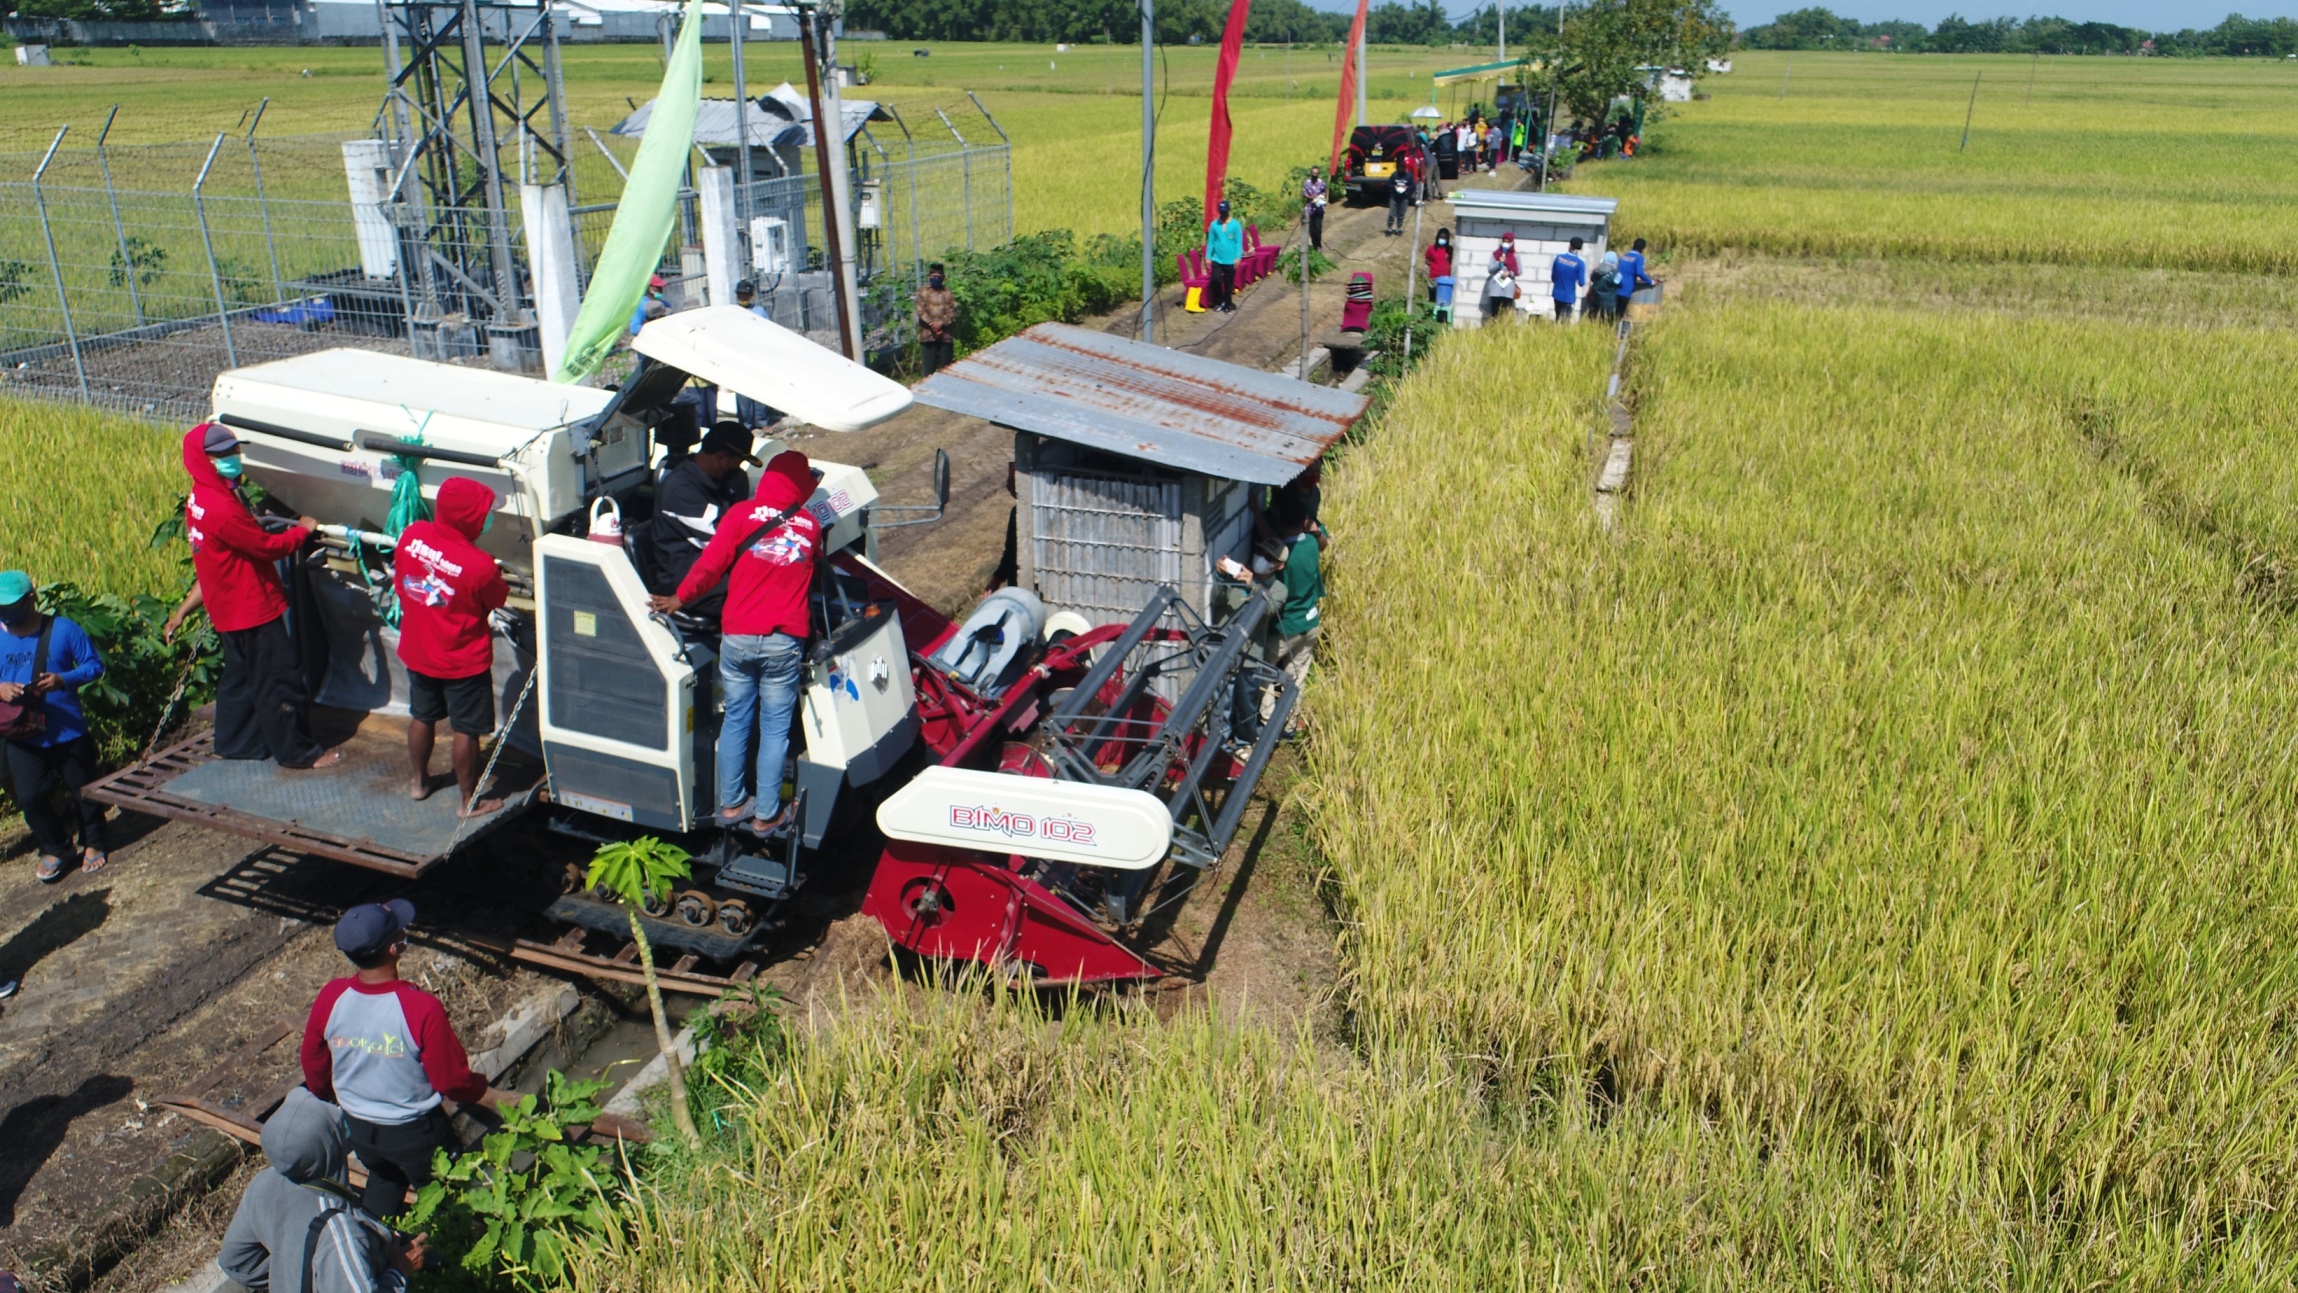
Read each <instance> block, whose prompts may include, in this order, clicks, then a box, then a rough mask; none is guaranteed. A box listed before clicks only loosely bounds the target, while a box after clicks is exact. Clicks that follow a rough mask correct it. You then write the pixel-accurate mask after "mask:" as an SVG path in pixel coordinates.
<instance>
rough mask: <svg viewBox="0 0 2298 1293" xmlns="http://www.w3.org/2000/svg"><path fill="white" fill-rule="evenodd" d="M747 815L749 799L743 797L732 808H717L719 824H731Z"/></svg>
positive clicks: (748, 813) (748, 812)
mask: <svg viewBox="0 0 2298 1293" xmlns="http://www.w3.org/2000/svg"><path fill="white" fill-rule="evenodd" d="M749 815H750V801H749V800H747V799H745V800H743V801H742V802H741V803H739V804H736V805H734V806H733V807H732V808H721V809H719V810H718V824H719V825H720V826H732V825H734V824H735V823H737V822H740V821H741V820H742V819H743V818H744V817H747V816H749Z"/></svg>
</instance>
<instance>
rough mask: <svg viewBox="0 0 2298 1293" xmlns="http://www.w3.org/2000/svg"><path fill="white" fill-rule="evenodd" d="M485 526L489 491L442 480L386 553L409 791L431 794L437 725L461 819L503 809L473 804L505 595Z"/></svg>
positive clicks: (490, 511)
mask: <svg viewBox="0 0 2298 1293" xmlns="http://www.w3.org/2000/svg"><path fill="white" fill-rule="evenodd" d="M743 434H744V435H745V436H747V435H748V434H749V433H748V432H744V433H743ZM494 522H495V491H493V490H491V489H489V488H487V487H486V486H485V485H482V484H480V483H479V482H477V481H475V480H472V479H470V478H469V477H467V476H449V477H448V478H447V479H445V480H443V481H441V482H440V483H439V501H438V503H437V505H436V506H435V507H434V508H433V512H432V518H431V519H430V520H428V521H417V522H415V523H414V524H412V525H410V526H408V527H407V528H406V529H405V530H403V531H401V532H400V535H399V544H398V548H397V550H396V551H394V552H393V553H392V554H391V579H392V583H393V584H394V585H395V586H396V587H397V589H398V592H399V662H400V663H401V664H403V665H405V666H406V667H407V763H408V766H409V767H411V768H413V769H414V773H415V780H414V781H413V783H412V784H411V785H410V786H409V793H410V794H411V795H412V796H413V797H414V798H416V799H428V798H430V797H431V746H432V743H433V741H434V740H436V739H437V733H438V725H439V720H441V719H446V720H448V721H449V722H450V723H451V724H452V725H453V727H454V730H455V736H454V744H453V745H452V747H451V749H450V753H449V756H448V761H449V763H450V764H451V765H452V766H453V768H454V770H455V789H456V790H457V791H459V792H460V793H461V796H462V797H461V798H460V799H459V800H457V801H456V808H455V811H456V814H457V815H458V816H462V817H480V816H484V815H485V814H487V813H491V812H493V811H495V810H496V809H498V808H500V807H502V806H503V803H502V801H501V800H499V799H478V798H475V796H476V795H477V794H478V793H479V741H480V739H481V738H482V737H486V736H490V735H492V734H493V733H494V730H495V638H494V633H493V631H492V629H491V628H490V627H489V626H488V623H487V617H488V614H489V613H490V612H492V611H495V610H498V609H500V608H501V607H502V605H503V603H504V602H506V601H508V600H510V596H511V589H510V585H509V584H507V583H505V582H503V572H502V569H501V568H500V567H498V566H497V565H496V564H495V559H494V558H493V557H490V556H488V555H487V554H486V553H484V552H482V551H480V550H479V536H480V535H482V534H484V533H486V532H487V528H488V527H489V526H491V525H493V524H494Z"/></svg>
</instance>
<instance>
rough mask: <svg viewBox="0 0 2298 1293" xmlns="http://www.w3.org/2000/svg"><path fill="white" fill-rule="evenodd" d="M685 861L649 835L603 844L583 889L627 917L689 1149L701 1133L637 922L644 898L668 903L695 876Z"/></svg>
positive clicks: (649, 948)
mask: <svg viewBox="0 0 2298 1293" xmlns="http://www.w3.org/2000/svg"><path fill="white" fill-rule="evenodd" d="M689 856H690V855H689V854H688V853H687V851H686V850H685V849H682V848H680V847H678V846H677V845H676V844H665V843H664V842H662V841H661V840H658V839H656V838H655V837H654V836H652V835H644V836H640V837H639V838H638V839H635V840H625V841H623V842H621V843H616V844H602V845H600V846H599V850H598V853H597V854H596V855H595V856H594V857H592V858H591V862H590V874H589V875H587V876H585V877H584V878H583V883H584V884H585V885H588V886H589V887H590V889H591V890H592V891H593V892H595V893H599V894H602V895H609V894H610V895H612V896H614V897H615V898H617V899H619V900H621V902H622V909H623V912H624V914H625V915H628V916H629V917H630V940H631V941H632V942H633V943H636V944H638V963H639V965H640V967H641V968H642V969H643V970H644V971H645V973H646V1004H647V1005H648V1006H649V1007H651V1008H652V1009H653V1011H654V1041H655V1045H657V1046H659V1047H660V1048H661V1049H662V1061H663V1063H665V1064H667V1065H669V1066H670V1119H671V1121H672V1122H675V1123H677V1124H678V1132H679V1134H680V1135H682V1136H684V1137H686V1143H687V1144H689V1145H691V1144H694V1143H695V1142H696V1141H698V1140H700V1139H701V1133H700V1132H698V1131H696V1130H695V1129H694V1114H693V1112H692V1111H690V1110H689V1109H688V1108H687V1107H686V1069H685V1066H684V1065H682V1064H680V1063H679V1062H678V1045H677V1043H675V1042H673V1041H672V1040H671V1039H670V1019H669V1017H668V1016H667V1015H665V1014H663V1011H662V985H661V984H659V983H657V982H655V978H654V945H653V944H651V943H649V942H648V941H647V938H646V925H645V923H644V922H642V921H640V920H639V918H638V913H639V912H640V910H641V909H643V908H644V907H645V906H646V900H647V899H648V898H649V897H652V898H655V899H656V900H658V901H665V900H667V899H668V898H669V896H670V887H671V886H672V885H673V884H675V883H677V882H678V881H680V880H683V879H685V878H686V877H687V876H689V875H692V874H693V873H694V872H693V868H691V867H689V866H688V865H687V862H686V860H687V858H688V857H689Z"/></svg>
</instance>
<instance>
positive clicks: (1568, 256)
mask: <svg viewBox="0 0 2298 1293" xmlns="http://www.w3.org/2000/svg"><path fill="white" fill-rule="evenodd" d="M1580 246H1581V243H1580V240H1579V239H1578V238H1574V239H1573V240H1572V249H1571V250H1570V251H1560V252H1557V253H1556V259H1555V260H1554V261H1553V262H1551V263H1550V264H1549V266H1548V286H1549V289H1550V295H1551V296H1553V297H1554V299H1555V301H1556V322H1558V323H1570V322H1571V321H1572V307H1573V306H1574V305H1576V304H1578V303H1579V300H1580V289H1581V288H1583V287H1586V286H1587V285H1588V262H1587V261H1584V260H1582V259H1580Z"/></svg>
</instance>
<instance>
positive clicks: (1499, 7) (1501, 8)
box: [1492, 0, 1508, 63]
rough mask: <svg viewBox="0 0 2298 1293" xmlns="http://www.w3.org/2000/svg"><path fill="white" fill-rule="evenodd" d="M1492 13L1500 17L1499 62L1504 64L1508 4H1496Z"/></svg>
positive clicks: (1506, 42) (1506, 48)
mask: <svg viewBox="0 0 2298 1293" xmlns="http://www.w3.org/2000/svg"><path fill="white" fill-rule="evenodd" d="M1492 12H1494V13H1496V14H1499V15H1500V61H1501V62H1503V63H1505V62H1507V61H1508V3H1507V0H1501V2H1500V3H1499V4H1496V5H1494V6H1492Z"/></svg>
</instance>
